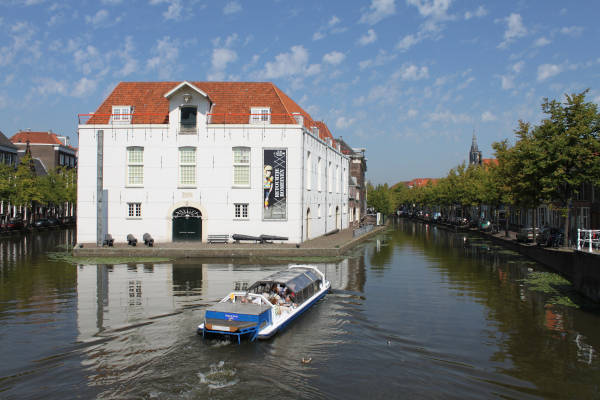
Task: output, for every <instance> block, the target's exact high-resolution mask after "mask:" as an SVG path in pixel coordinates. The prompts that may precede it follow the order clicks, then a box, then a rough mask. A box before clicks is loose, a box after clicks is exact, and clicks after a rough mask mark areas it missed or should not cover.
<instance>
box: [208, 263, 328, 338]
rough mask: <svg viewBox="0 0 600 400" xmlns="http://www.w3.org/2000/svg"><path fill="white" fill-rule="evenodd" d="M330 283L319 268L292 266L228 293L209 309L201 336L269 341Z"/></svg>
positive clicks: (314, 300) (309, 305)
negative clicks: (243, 289)
mask: <svg viewBox="0 0 600 400" xmlns="http://www.w3.org/2000/svg"><path fill="white" fill-rule="evenodd" d="M330 287H331V283H330V282H329V281H328V280H327V279H325V275H324V274H323V273H322V272H321V271H319V270H318V269H317V268H316V267H312V266H308V265H297V266H291V267H289V268H288V269H287V270H284V271H280V272H276V273H274V274H272V275H269V276H267V277H266V278H264V279H261V280H259V281H257V282H255V283H254V284H252V285H251V286H250V287H249V288H248V290H247V291H235V292H231V293H229V294H228V295H227V296H225V298H223V300H221V301H220V302H219V303H217V304H216V305H214V306H213V307H211V308H209V309H208V310H206V314H205V316H204V322H203V323H202V324H200V325H199V326H198V334H202V337H206V336H208V335H223V336H224V335H231V336H233V337H237V339H238V343H240V342H241V339H242V337H247V338H248V339H249V340H250V341H254V340H255V339H256V338H258V339H268V338H270V337H272V336H273V335H275V334H276V333H277V332H279V331H281V330H282V329H284V328H285V327H286V326H287V325H288V324H289V323H290V322H292V321H293V320H294V319H295V318H296V317H298V316H299V315H300V314H302V313H303V312H304V311H306V310H308V309H309V308H310V307H311V306H312V305H313V304H315V303H316V302H317V301H319V300H320V299H322V298H323V297H324V296H325V294H326V293H327V291H329V288H330Z"/></svg>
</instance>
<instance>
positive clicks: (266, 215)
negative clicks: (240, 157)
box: [263, 149, 287, 219]
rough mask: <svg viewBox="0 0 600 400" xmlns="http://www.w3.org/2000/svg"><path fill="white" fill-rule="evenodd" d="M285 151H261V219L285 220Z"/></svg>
mask: <svg viewBox="0 0 600 400" xmlns="http://www.w3.org/2000/svg"><path fill="white" fill-rule="evenodd" d="M286 180H287V149H264V150H263V203H264V206H263V219H286V218H287V182H286Z"/></svg>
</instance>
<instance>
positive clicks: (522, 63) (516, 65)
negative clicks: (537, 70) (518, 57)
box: [511, 61, 525, 74]
mask: <svg viewBox="0 0 600 400" xmlns="http://www.w3.org/2000/svg"><path fill="white" fill-rule="evenodd" d="M524 66H525V61H519V62H517V63H514V64H513V65H512V67H511V69H512V70H513V71H514V72H515V73H517V74H518V73H519V72H521V71H522V70H523V67H524Z"/></svg>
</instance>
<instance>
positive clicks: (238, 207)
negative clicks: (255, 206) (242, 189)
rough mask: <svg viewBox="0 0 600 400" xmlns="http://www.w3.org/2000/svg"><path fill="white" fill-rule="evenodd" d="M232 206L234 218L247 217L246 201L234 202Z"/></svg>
mask: <svg viewBox="0 0 600 400" xmlns="http://www.w3.org/2000/svg"><path fill="white" fill-rule="evenodd" d="M233 206H234V209H235V214H234V216H235V219H248V203H236V204H234V205H233Z"/></svg>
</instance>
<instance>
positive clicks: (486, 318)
mask: <svg viewBox="0 0 600 400" xmlns="http://www.w3.org/2000/svg"><path fill="white" fill-rule="evenodd" d="M74 235H75V232H74V231H73V230H68V229H66V230H55V231H46V232H41V233H38V234H28V235H24V236H19V237H12V238H0V359H1V360H2V362H1V363H0V398H7V399H27V398H40V397H43V398H45V399H62V398H94V397H95V398H157V399H171V398H173V399H179V398H184V399H185V398H214V399H231V398H240V399H242V398H248V399H273V398H275V397H276V398H294V399H295V398H308V399H322V398H333V399H347V398H367V397H370V398H382V399H383V398H385V399H390V398H461V399H464V398H494V397H495V398H515V399H523V398H550V399H554V398H555V399H564V398H577V399H588V398H599V397H600V367H599V365H600V359H599V357H598V349H600V312H598V309H597V307H594V306H592V305H589V304H586V302H585V301H584V300H582V299H578V298H576V297H572V298H567V299H562V298H557V297H554V298H551V295H550V294H547V293H544V292H540V291H535V290H533V289H532V287H531V286H530V284H529V283H526V282H524V281H523V279H525V278H527V277H528V276H529V275H531V274H533V273H535V272H538V271H543V268H542V267H541V266H540V265H538V264H536V263H534V262H532V261H530V260H528V259H526V258H523V257H522V256H520V255H518V254H516V253H512V252H510V251H507V250H505V249H503V248H502V247H497V246H496V245H493V244H492V243H489V242H486V241H484V240H481V239H478V238H477V237H474V236H466V235H465V234H462V233H453V232H448V231H444V230H439V229H438V228H436V227H430V226H427V225H424V224H422V223H417V222H412V221H404V220H401V221H398V222H397V223H395V224H394V226H393V227H391V229H390V230H388V231H386V232H385V233H383V234H379V235H378V236H374V237H373V238H372V239H370V240H368V241H366V242H364V243H363V244H362V245H360V246H359V247H357V248H356V249H355V250H354V252H353V253H352V254H351V255H350V256H348V257H347V258H345V259H343V260H336V261H335V262H326V263H320V264H318V266H319V268H320V269H321V270H322V271H324V272H325V273H326V275H327V276H328V278H329V279H330V280H331V281H332V287H333V290H332V292H331V293H330V294H329V295H328V296H326V298H325V299H324V300H323V301H321V302H320V303H318V304H317V305H316V306H315V307H313V309H312V310H311V311H310V312H308V313H307V314H306V315H304V316H302V317H301V318H300V319H298V320H297V321H295V322H294V323H293V324H292V325H291V326H290V328H289V329H288V330H287V331H285V332H283V333H282V334H280V335H278V336H276V337H275V338H273V339H272V340H268V341H261V342H255V343H242V345H237V343H236V344H233V343H229V342H227V341H219V340H210V341H206V342H205V341H203V340H202V338H201V337H199V336H197V335H196V326H197V325H198V323H200V322H201V321H202V317H203V312H204V309H205V308H206V307H207V306H208V305H210V304H213V303H215V302H216V301H217V300H218V299H219V298H221V297H222V296H224V295H225V294H226V293H227V292H229V291H230V290H232V289H234V288H236V287H237V288H243V287H244V286H245V285H247V284H249V283H252V282H253V281H254V280H256V279H260V278H262V277H264V276H266V275H268V274H270V273H272V272H273V271H276V270H279V269H282V268H286V267H287V263H283V262H278V261H273V260H270V261H269V262H268V263H238V264H231V262H230V261H229V262H224V261H221V262H220V261H219V260H215V261H211V262H210V263H207V262H199V261H194V260H175V261H169V262H160V263H153V264H152V263H138V264H135V263H131V264H119V265H94V264H88V263H85V264H80V265H73V264H70V263H69V262H67V261H64V260H61V258H60V257H58V258H57V257H54V256H53V255H52V254H50V255H49V254H48V252H60V251H63V250H64V249H65V248H66V245H67V244H69V243H73V242H74V240H75V236H74ZM465 239H466V240H465ZM563 289H564V288H563ZM565 290H566V293H569V292H568V288H566V289H565ZM553 303H554V304H553ZM556 303H558V304H556ZM563 304H566V305H563ZM573 305H575V306H579V308H577V307H574V306H573ZM302 358H305V359H306V358H310V359H311V362H310V363H303V362H302V361H301V360H302Z"/></svg>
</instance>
